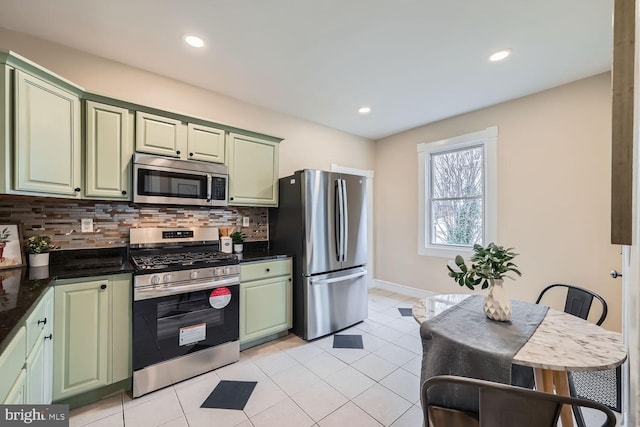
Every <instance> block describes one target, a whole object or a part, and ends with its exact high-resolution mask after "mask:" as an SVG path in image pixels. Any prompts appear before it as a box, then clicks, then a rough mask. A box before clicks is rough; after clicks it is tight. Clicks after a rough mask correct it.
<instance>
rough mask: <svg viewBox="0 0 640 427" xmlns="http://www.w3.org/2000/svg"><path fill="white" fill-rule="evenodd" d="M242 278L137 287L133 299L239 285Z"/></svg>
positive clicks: (138, 299)
mask: <svg viewBox="0 0 640 427" xmlns="http://www.w3.org/2000/svg"><path fill="white" fill-rule="evenodd" d="M239 284H240V279H239V278H238V277H229V278H227V279H221V280H216V281H206V282H199V283H194V284H192V285H182V286H168V287H166V288H165V287H157V286H148V287H144V288H135V289H134V291H133V299H134V301H140V300H144V299H150V298H160V297H164V296H169V295H177V294H185V293H188V292H196V291H201V290H205V289H215V288H219V287H221V286H232V285H239Z"/></svg>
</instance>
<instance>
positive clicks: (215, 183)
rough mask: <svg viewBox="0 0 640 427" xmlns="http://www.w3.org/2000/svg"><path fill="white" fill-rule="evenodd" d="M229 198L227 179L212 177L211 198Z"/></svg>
mask: <svg viewBox="0 0 640 427" xmlns="http://www.w3.org/2000/svg"><path fill="white" fill-rule="evenodd" d="M226 198H227V180H226V179H224V178H219V177H215V176H214V177H212V178H211V199H212V200H226Z"/></svg>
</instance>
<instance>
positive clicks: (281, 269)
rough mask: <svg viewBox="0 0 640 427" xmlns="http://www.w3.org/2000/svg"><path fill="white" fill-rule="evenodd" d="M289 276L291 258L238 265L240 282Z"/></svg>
mask: <svg viewBox="0 0 640 427" xmlns="http://www.w3.org/2000/svg"><path fill="white" fill-rule="evenodd" d="M290 274H291V258H287V259H282V260H277V261H259V262H252V263H247V264H240V281H241V282H248V281H250V280H258V279H267V278H269V277H278V276H288V275H290Z"/></svg>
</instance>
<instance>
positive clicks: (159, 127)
mask: <svg viewBox="0 0 640 427" xmlns="http://www.w3.org/2000/svg"><path fill="white" fill-rule="evenodd" d="M186 148H187V134H186V129H185V127H184V125H183V124H182V122H181V121H180V120H176V119H172V118H169V117H162V116H157V115H155V114H150V113H145V112H143V111H136V151H138V152H140V153H148V154H159V155H161V156H170V157H177V158H180V157H181V156H184V154H183V153H184V152H185V150H186Z"/></svg>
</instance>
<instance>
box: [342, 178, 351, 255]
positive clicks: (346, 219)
mask: <svg viewBox="0 0 640 427" xmlns="http://www.w3.org/2000/svg"><path fill="white" fill-rule="evenodd" d="M341 181H342V209H343V215H342V223H343V226H342V229H343V236H342V260H341V261H342V262H344V261H346V260H347V248H348V247H349V211H348V199H347V181H346V180H344V179H342V180H341Z"/></svg>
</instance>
